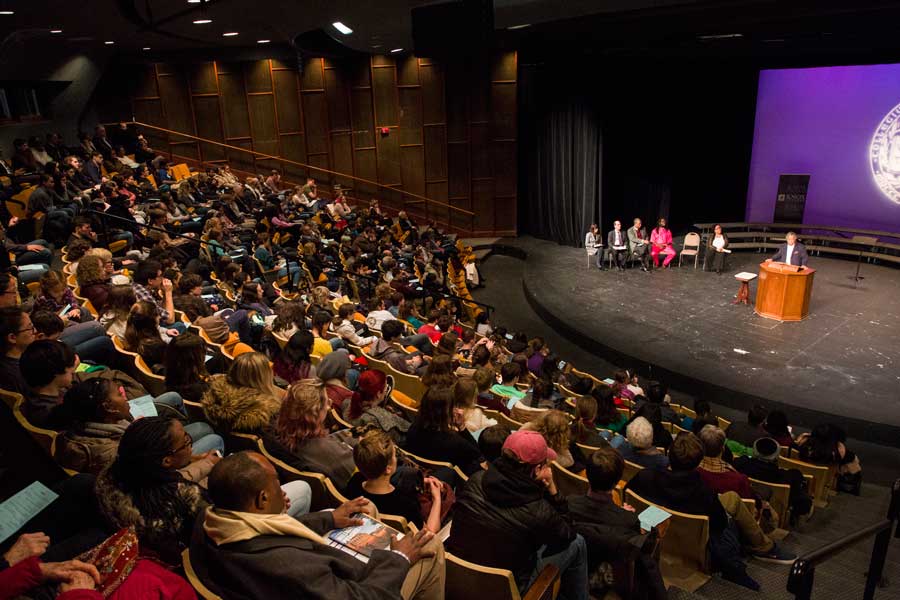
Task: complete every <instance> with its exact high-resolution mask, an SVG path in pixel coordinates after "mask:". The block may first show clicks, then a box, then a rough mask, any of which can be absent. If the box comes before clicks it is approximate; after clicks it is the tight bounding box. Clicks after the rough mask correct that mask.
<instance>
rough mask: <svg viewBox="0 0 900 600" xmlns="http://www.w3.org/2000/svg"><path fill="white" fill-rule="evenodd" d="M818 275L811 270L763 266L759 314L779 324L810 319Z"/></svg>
mask: <svg viewBox="0 0 900 600" xmlns="http://www.w3.org/2000/svg"><path fill="white" fill-rule="evenodd" d="M798 269H799V270H798ZM815 274H816V270H815V269H810V268H809V267H804V268H803V269H800V267H795V266H793V265H787V264H784V263H776V262H768V263H767V262H763V263H760V265H759V285H758V286H757V288H756V307H755V309H754V310H755V312H756V314H758V315H759V316H761V317H765V318H767V319H775V320H776V321H802V320H803V319H805V318H806V317H808V316H809V298H810V296H811V295H812V286H813V277H815Z"/></svg>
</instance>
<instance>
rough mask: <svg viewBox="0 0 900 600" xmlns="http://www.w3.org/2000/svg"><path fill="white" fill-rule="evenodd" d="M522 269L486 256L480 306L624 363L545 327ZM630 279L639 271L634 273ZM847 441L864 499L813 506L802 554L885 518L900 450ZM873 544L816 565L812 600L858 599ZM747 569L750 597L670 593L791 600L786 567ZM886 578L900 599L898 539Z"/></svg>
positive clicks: (603, 363) (570, 351)
mask: <svg viewBox="0 0 900 600" xmlns="http://www.w3.org/2000/svg"><path fill="white" fill-rule="evenodd" d="M504 243H513V244H515V243H516V242H515V241H510V240H504ZM582 258H583V257H582ZM525 267H526V265H525V262H524V261H523V260H520V259H517V258H512V257H510V256H503V255H497V254H494V255H492V256H490V257H489V258H488V259H487V260H486V261H485V262H484V263H483V265H482V268H481V270H482V273H483V275H484V276H485V278H486V287H485V288H484V289H481V290H478V291H477V292H476V293H475V297H476V299H477V300H479V301H482V302H486V303H488V304H491V305H493V306H495V307H496V313H495V317H494V320H495V322H496V323H497V324H502V325H505V326H507V327H509V328H511V329H513V330H516V331H525V332H527V333H528V334H529V335H542V336H543V337H544V338H545V339H546V340H547V343H548V344H549V345H550V346H551V348H552V349H553V351H554V352H556V353H558V354H559V355H560V356H561V357H562V358H564V359H566V360H570V361H572V362H574V363H576V364H577V365H578V366H579V367H580V368H584V369H585V370H588V371H590V372H592V373H595V374H609V373H611V372H612V371H614V370H615V369H617V368H620V367H621V366H624V365H620V364H616V363H613V362H609V361H607V360H605V359H604V358H602V357H599V356H597V355H596V354H594V353H591V352H588V351H586V350H585V349H584V348H582V347H581V346H579V345H578V344H576V343H574V342H573V341H571V340H570V339H569V338H567V337H565V336H563V335H561V334H560V333H559V332H558V331H557V330H555V329H554V328H553V327H551V326H549V325H548V324H547V323H546V322H545V321H544V320H543V319H542V318H541V317H540V316H539V315H538V314H537V313H536V312H535V311H534V309H533V308H532V306H531V305H530V304H529V302H528V301H527V299H526V298H525V294H524V293H523V291H522V278H523V276H524V274H525ZM592 275H593V276H597V277H600V276H601V275H600V274H598V273H592ZM628 275H631V274H630V273H629V274H628ZM635 275H641V274H640V273H635ZM654 275H656V274H654ZM602 276H604V277H605V276H609V274H608V273H605V274H603V275H602ZM650 276H653V275H650ZM723 277H724V276H723ZM672 395H673V397H674V399H675V400H676V401H687V402H688V403H690V401H691V398H692V397H693V396H692V394H689V393H685V391H683V390H681V389H673V390H672ZM715 409H716V412H717V413H718V414H721V415H722V416H725V417H728V418H732V419H736V418H740V417H741V416H742V415H741V413H739V412H738V411H735V410H733V409H730V408H728V407H727V406H719V405H717V406H716V407H715ZM849 443H850V445H851V446H852V447H853V448H854V449H856V450H857V451H858V452H859V454H860V456H861V457H862V462H863V466H864V472H865V481H866V482H867V483H866V484H865V485H864V486H863V493H862V496H861V497H859V498H856V497H852V496H848V495H845V494H838V495H837V496H835V497H833V498H832V499H831V503H830V505H829V506H828V507H826V508H824V509H817V510H816V513H815V514H814V515H813V517H812V518H811V519H810V520H809V521H808V522H806V523H804V524H802V525H801V526H800V527H798V528H797V529H796V530H794V531H792V532H791V533H790V534H789V535H788V537H787V538H786V539H785V540H784V541H783V542H782V543H783V544H784V545H785V547H787V548H789V549H790V550H792V551H794V552H797V553H799V554H802V553H803V552H807V551H810V550H812V549H814V548H817V547H819V546H821V545H822V544H826V543H828V542H832V541H835V540H838V539H840V538H841V537H843V536H845V535H847V534H849V533H852V532H854V531H857V530H859V529H861V528H862V527H865V526H866V525H868V524H870V523H873V522H875V521H877V520H878V519H880V518H882V517H883V515H884V514H885V513H886V511H887V504H888V498H889V491H888V487H887V485H889V483H890V482H892V481H893V480H894V478H896V477H898V475H900V450H898V449H895V448H886V447H884V446H879V445H875V444H871V443H869V442H865V441H861V440H855V439H854V440H850V442H849ZM871 547H872V543H871V541H868V542H865V543H861V544H859V545H858V546H855V547H853V548H851V549H849V550H847V551H846V552H844V553H843V554H840V555H838V556H836V557H834V558H833V559H831V560H830V561H828V562H826V563H824V564H823V565H821V566H820V567H819V568H818V569H817V570H816V580H815V582H816V583H815V587H814V590H813V598H815V599H817V600H818V599H822V600H851V599H859V598H862V590H863V586H864V584H865V573H866V571H867V567H868V560H869V556H870V553H871ZM748 572H749V573H750V575H751V576H753V577H754V578H755V579H756V580H757V581H759V582H760V584H761V586H762V593H760V594H754V593H752V592H750V591H748V590H746V589H745V588H741V587H738V586H736V585H733V584H731V583H729V582H726V581H724V580H722V579H721V578H719V577H714V578H713V579H712V580H711V581H710V582H709V583H707V584H706V585H705V586H703V587H702V588H701V589H700V590H698V592H696V593H695V594H687V593H685V592H682V591H680V590H674V589H673V590H670V598H673V599H677V600H690V599H696V598H713V599H716V600H738V599H741V600H742V599H745V598H766V599H769V598H771V599H779V600H781V599H784V600H787V599H789V598H792V596H791V595H790V594H788V593H787V592H786V590H785V585H786V583H787V574H788V567H785V566H777V565H770V564H766V563H760V562H758V561H754V560H750V561H749V562H748ZM884 573H885V575H887V576H888V581H889V584H890V585H889V587H886V588H879V589H878V591H877V593H876V596H875V597H876V598H877V599H879V600H882V599H892V600H900V542H898V540H893V542H892V546H891V551H890V553H889V555H888V562H887V564H886V565H885V569H884Z"/></svg>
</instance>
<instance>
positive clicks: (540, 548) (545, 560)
mask: <svg viewBox="0 0 900 600" xmlns="http://www.w3.org/2000/svg"><path fill="white" fill-rule="evenodd" d="M554 460H556V452H554V451H553V449H552V448H549V447H548V446H547V441H546V440H545V439H544V437H543V436H542V435H541V434H540V433H538V432H537V431H524V430H521V429H520V430H519V431H515V432H513V433H512V434H510V436H509V437H508V438H506V441H505V442H504V444H503V450H502V452H501V454H500V457H499V458H497V459H496V460H495V461H494V462H493V463H491V465H490V466H489V468H488V469H487V470H486V471H480V472H478V473H475V474H474V475H472V476H471V477H470V478H469V481H467V482H466V484H465V486H464V487H463V488H462V490H461V491H459V492H458V494H457V497H456V504H455V505H454V515H453V529H452V531H451V533H450V538H449V539H448V540H447V549H448V550H449V551H450V552H452V553H453V554H454V555H456V556H458V557H460V558H462V559H464V560H468V561H471V562H474V563H477V564H480V565H484V566H488V567H495V568H500V569H508V570H510V571H512V572H513V575H514V576H515V578H516V583H517V584H518V587H519V591H520V592H522V593H523V594H524V592H525V590H527V589H528V587H529V586H530V585H531V583H532V582H533V581H534V580H535V579H537V577H538V575H539V574H540V572H541V571H542V570H543V569H544V567H545V566H547V565H550V564H553V565H555V566H556V567H558V568H559V572H560V580H561V585H560V591H559V596H558V597H559V598H560V599H561V600H586V599H587V598H588V573H587V545H586V544H585V541H584V538H582V537H581V536H580V535H578V534H577V533H576V531H575V529H574V528H573V527H572V522H571V520H570V518H569V515H568V505H567V503H566V499H565V498H564V497H562V496H561V495H560V494H559V493H558V491H557V489H556V484H555V483H554V481H553V472H552V471H551V469H550V463H551V462H552V461H554Z"/></svg>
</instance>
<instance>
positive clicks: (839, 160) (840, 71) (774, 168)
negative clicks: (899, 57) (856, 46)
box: [746, 64, 900, 232]
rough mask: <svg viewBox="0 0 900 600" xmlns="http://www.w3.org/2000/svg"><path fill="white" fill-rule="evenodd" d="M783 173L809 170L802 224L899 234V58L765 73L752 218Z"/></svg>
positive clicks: (769, 211) (771, 202) (760, 218)
mask: <svg viewBox="0 0 900 600" xmlns="http://www.w3.org/2000/svg"><path fill="white" fill-rule="evenodd" d="M782 173H797V174H809V175H810V180H809V191H808V195H807V199H806V212H805V214H804V218H803V222H804V223H808V224H815V225H835V226H843V227H853V228H860V229H876V230H882V231H897V232H900V64H892V65H871V66H853V67H824V68H815V69H778V70H764V71H761V72H760V74H759V92H758V96H757V102H756V130H755V132H754V134H753V157H752V159H751V162H750V185H749V189H748V191H747V216H746V218H747V221H749V222H754V223H771V222H772V219H773V215H774V212H775V197H776V195H777V190H778V177H779V175H781V174H782Z"/></svg>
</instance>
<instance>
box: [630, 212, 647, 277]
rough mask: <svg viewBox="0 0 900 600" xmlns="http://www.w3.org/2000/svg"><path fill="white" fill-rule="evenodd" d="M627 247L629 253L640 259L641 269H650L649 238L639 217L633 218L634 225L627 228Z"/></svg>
mask: <svg viewBox="0 0 900 600" xmlns="http://www.w3.org/2000/svg"><path fill="white" fill-rule="evenodd" d="M628 247H629V248H630V249H631V254H632V256H634V257H635V258H637V259H639V260H640V261H641V270H643V271H645V272H649V271H650V238H648V237H647V230H646V229H644V227H643V225H642V224H641V220H640V219H635V220H634V226H633V227H630V228H629V229H628Z"/></svg>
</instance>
